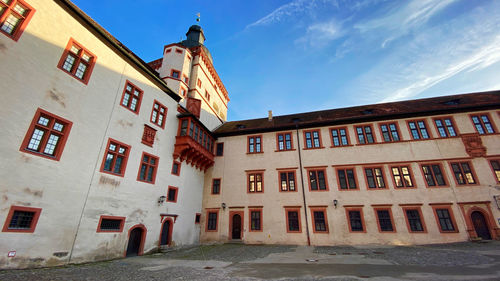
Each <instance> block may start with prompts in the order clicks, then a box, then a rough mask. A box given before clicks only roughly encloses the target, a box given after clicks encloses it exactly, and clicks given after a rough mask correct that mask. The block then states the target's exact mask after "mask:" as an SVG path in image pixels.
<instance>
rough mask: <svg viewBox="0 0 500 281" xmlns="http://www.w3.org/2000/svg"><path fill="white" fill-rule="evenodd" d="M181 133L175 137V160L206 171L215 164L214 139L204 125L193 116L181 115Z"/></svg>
mask: <svg viewBox="0 0 500 281" xmlns="http://www.w3.org/2000/svg"><path fill="white" fill-rule="evenodd" d="M178 117H179V131H178V133H177V136H176V137H175V146H174V155H173V156H174V160H175V159H179V160H180V161H181V162H182V161H186V164H191V166H193V167H196V168H197V169H200V170H202V171H206V170H207V169H208V168H210V167H211V166H212V165H213V164H214V154H213V152H212V151H213V147H214V139H213V137H212V136H211V134H210V131H208V130H207V129H206V128H205V126H203V124H201V123H200V122H199V121H198V119H196V117H194V116H193V115H191V114H181V115H179V116H178Z"/></svg>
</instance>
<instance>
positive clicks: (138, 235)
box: [125, 225, 146, 257]
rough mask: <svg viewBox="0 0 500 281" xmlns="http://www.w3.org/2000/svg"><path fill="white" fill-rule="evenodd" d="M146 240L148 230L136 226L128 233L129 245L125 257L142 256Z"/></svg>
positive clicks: (141, 226)
mask: <svg viewBox="0 0 500 281" xmlns="http://www.w3.org/2000/svg"><path fill="white" fill-rule="evenodd" d="M145 239H146V228H145V227H144V226H143V225H135V226H133V227H131V228H130V230H129V231H128V244H127V251H126V252H125V256H127V257H133V256H141V255H142V253H143V249H144V240H145Z"/></svg>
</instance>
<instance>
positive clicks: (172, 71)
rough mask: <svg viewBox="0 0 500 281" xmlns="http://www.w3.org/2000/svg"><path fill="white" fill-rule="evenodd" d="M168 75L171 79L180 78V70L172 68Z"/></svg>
mask: <svg viewBox="0 0 500 281" xmlns="http://www.w3.org/2000/svg"><path fill="white" fill-rule="evenodd" d="M174 73H177V77H175V76H174ZM170 77H172V78H173V79H176V80H181V71H180V70H177V69H173V68H172V69H171V70H170Z"/></svg>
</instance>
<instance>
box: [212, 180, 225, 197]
mask: <svg viewBox="0 0 500 281" xmlns="http://www.w3.org/2000/svg"><path fill="white" fill-rule="evenodd" d="M215 181H219V187H218V188H219V189H218V190H217V192H215ZM221 185H222V179H221V178H215V179H212V189H211V192H210V193H211V194H212V195H218V194H220V189H221Z"/></svg>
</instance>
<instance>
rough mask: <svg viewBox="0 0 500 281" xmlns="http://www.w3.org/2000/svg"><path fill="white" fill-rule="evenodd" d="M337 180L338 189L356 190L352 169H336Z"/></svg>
mask: <svg viewBox="0 0 500 281" xmlns="http://www.w3.org/2000/svg"><path fill="white" fill-rule="evenodd" d="M337 177H338V178H337V179H338V181H339V188H340V189H341V190H342V189H357V188H358V186H357V184H356V175H355V174H354V169H353V168H349V169H337Z"/></svg>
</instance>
